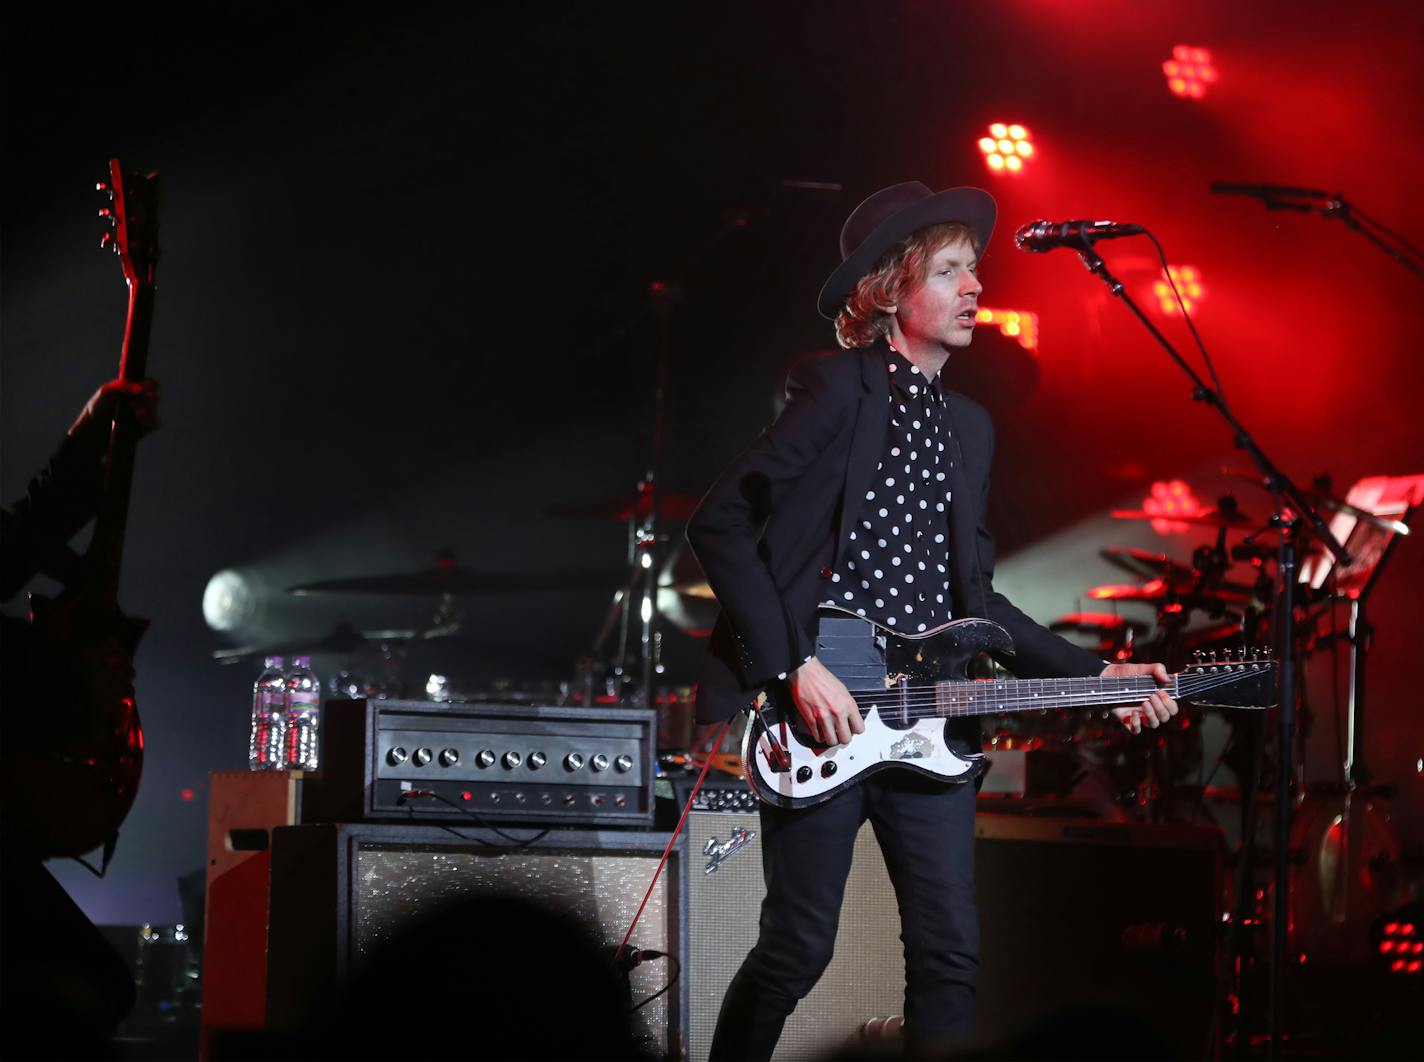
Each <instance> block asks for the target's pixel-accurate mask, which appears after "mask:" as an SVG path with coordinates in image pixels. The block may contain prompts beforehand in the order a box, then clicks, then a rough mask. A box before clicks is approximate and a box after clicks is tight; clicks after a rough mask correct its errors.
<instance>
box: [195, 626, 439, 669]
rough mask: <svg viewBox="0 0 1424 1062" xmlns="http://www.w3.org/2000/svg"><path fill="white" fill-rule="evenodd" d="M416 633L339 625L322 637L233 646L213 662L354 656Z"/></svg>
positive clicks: (218, 653) (215, 652)
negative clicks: (284, 657)
mask: <svg viewBox="0 0 1424 1062" xmlns="http://www.w3.org/2000/svg"><path fill="white" fill-rule="evenodd" d="M419 634H420V632H419V631H415V630H377V631H358V630H357V629H356V628H355V627H353V626H351V624H349V623H338V624H337V625H336V626H335V627H333V628H332V629H331V631H330V632H328V633H327V634H323V635H306V636H302V637H297V638H289V639H287V640H286V641H284V642H281V643H279V644H271V645H235V646H232V647H231V648H228V649H214V650H213V659H214V660H216V661H218V662H219V663H222V664H231V663H234V662H236V661H238V660H245V659H247V658H248V657H258V656H315V655H316V654H317V653H355V652H358V651H360V650H361V649H364V648H366V646H368V645H373V644H379V643H381V642H399V641H406V640H409V639H412V638H415V637H417V636H418V635H419Z"/></svg>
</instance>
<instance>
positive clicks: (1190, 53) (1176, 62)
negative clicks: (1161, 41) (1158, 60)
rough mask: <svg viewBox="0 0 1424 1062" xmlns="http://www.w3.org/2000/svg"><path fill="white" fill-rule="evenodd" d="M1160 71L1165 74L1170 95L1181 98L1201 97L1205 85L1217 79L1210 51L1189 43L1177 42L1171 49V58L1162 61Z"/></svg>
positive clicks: (1204, 91)
mask: <svg viewBox="0 0 1424 1062" xmlns="http://www.w3.org/2000/svg"><path fill="white" fill-rule="evenodd" d="M1162 73H1163V74H1164V75H1166V78H1167V88H1168V89H1169V90H1170V91H1171V93H1172V95H1174V96H1179V97H1181V98H1183V99H1193V100H1199V99H1201V98H1202V97H1203V96H1205V95H1206V87H1207V86H1208V85H1214V84H1215V83H1216V79H1217V74H1216V67H1215V66H1213V65H1212V61H1211V52H1209V51H1207V50H1206V49H1205V48H1194V47H1192V46H1191V45H1189V44H1179V45H1177V46H1176V47H1175V48H1173V49H1172V58H1170V59H1168V60H1166V61H1165V62H1163V63H1162Z"/></svg>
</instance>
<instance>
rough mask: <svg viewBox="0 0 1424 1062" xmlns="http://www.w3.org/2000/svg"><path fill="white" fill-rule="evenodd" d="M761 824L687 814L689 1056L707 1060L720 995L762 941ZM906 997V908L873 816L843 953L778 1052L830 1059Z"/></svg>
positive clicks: (844, 922)
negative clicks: (903, 939)
mask: <svg viewBox="0 0 1424 1062" xmlns="http://www.w3.org/2000/svg"><path fill="white" fill-rule="evenodd" d="M760 829H761V826H760V818H759V816H757V815H756V814H755V813H751V814H748V813H746V812H740V813H739V812H730V811H693V812H691V813H690V814H689V815H688V817H687V826H686V830H687V853H688V855H687V908H688V918H689V922H688V941H687V947H688V950H687V958H686V960H685V961H684V963H683V976H684V977H685V978H686V980H687V983H688V988H689V996H688V1016H687V1018H688V1020H687V1028H688V1052H689V1055H688V1057H689V1058H690V1059H691V1062H706V1060H707V1050H708V1048H709V1047H710V1046H711V1043H712V1032H713V1030H714V1029H715V1028H716V1025H717V1011H718V1009H719V1008H720V1007H721V1005H722V995H723V994H724V993H725V992H726V990H727V985H728V983H729V982H730V981H731V980H732V975H733V974H735V973H736V972H737V968H738V967H739V966H741V964H742V960H743V959H745V958H746V956H747V952H749V951H751V949H752V945H753V944H755V943H756V938H757V918H758V915H759V913H760V910H761V900H762V896H763V895H765V893H766V886H765V884H764V883H763V881H762V866H761V837H760ZM734 831H746V835H745V839H744V840H740V843H737V841H738V840H739V838H738V837H737V836H735V835H734ZM729 842H731V843H732V844H733V847H731V848H730V849H729V848H728V847H727V845H728V844H729ZM709 846H710V850H709ZM904 1006H905V958H904V954H903V952H902V950H901V944H900V912H899V908H898V907H897V906H896V904H895V892H894V889H893V888H892V886H891V884H890V875H889V874H888V872H887V871H886V870H885V860H884V858H883V857H882V856H881V854H880V845H879V844H878V843H877V842H876V840H875V834H874V832H873V831H872V829H871V827H870V824H869V823H868V822H867V823H866V824H865V825H863V826H862V827H861V830H860V833H859V834H858V835H857V837H856V841H855V858H854V860H853V861H852V863H851V871H850V879H849V880H848V881H847V882H846V891H845V903H844V905H843V906H842V907H841V923H840V929H839V930H838V931H837V933H836V950H835V956H834V958H832V960H831V964H830V966H829V967H827V969H826V972H825V974H824V975H823V976H822V977H821V980H820V981H819V982H817V984H816V987H815V988H814V989H812V990H811V994H810V995H808V996H807V997H806V998H805V999H803V1000H802V1001H801V1003H800V1004H799V1005H798V1006H797V1008H796V1010H795V1011H794V1012H792V1014H791V1017H790V1018H788V1019H787V1022H786V1027H785V1028H784V1029H783V1031H782V1034H781V1040H780V1042H779V1043H778V1044H777V1047H776V1054H775V1055H773V1056H772V1057H773V1058H775V1059H782V1060H789V1059H812V1058H823V1057H825V1056H827V1055H828V1054H830V1053H832V1052H834V1051H836V1050H837V1049H838V1048H840V1047H842V1046H843V1045H844V1044H845V1042H846V1040H847V1039H848V1038H849V1037H850V1036H851V1035H852V1034H854V1033H855V1031H856V1030H857V1029H859V1028H860V1026H861V1025H862V1024H864V1023H865V1022H866V1021H868V1020H869V1019H871V1018H874V1017H878V1016H886V1015H890V1014H900V1013H903V1011H904Z"/></svg>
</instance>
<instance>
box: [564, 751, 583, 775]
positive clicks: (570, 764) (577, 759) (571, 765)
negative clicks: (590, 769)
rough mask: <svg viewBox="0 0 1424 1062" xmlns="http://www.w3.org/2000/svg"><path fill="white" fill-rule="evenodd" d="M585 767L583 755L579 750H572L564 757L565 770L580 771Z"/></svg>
mask: <svg viewBox="0 0 1424 1062" xmlns="http://www.w3.org/2000/svg"><path fill="white" fill-rule="evenodd" d="M582 769H583V757H582V756H580V755H579V754H578V753H577V752H570V753H569V754H568V755H567V756H565V757H564V770H566V771H578V770H582Z"/></svg>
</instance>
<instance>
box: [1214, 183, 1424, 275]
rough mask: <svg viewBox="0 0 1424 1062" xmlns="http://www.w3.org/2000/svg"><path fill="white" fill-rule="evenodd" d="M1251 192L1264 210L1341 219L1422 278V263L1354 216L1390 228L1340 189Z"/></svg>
mask: <svg viewBox="0 0 1424 1062" xmlns="http://www.w3.org/2000/svg"><path fill="white" fill-rule="evenodd" d="M1213 190H1216V189H1215V187H1213ZM1248 194H1249V193H1248ZM1253 194H1254V195H1255V197H1257V198H1259V199H1260V200H1261V203H1262V205H1263V206H1265V208H1266V209H1267V210H1298V211H1300V212H1301V213H1302V214H1318V215H1319V216H1320V217H1322V218H1335V219H1337V220H1339V221H1341V222H1343V223H1344V225H1345V227H1346V228H1347V229H1349V230H1350V231H1351V232H1355V233H1358V234H1359V235H1361V236H1363V237H1364V238H1365V239H1367V240H1369V241H1370V242H1371V243H1372V244H1374V245H1375V246H1376V247H1378V248H1379V249H1380V250H1382V251H1384V253H1385V254H1387V255H1389V256H1390V257H1391V258H1393V259H1394V260H1395V261H1396V262H1398V263H1399V264H1400V265H1402V266H1404V268H1405V269H1407V270H1409V271H1410V272H1411V273H1413V274H1414V275H1415V276H1417V277H1424V265H1421V264H1420V263H1419V262H1418V261H1416V260H1415V259H1414V258H1411V257H1409V256H1408V255H1406V254H1405V253H1404V252H1403V251H1401V250H1400V249H1399V248H1398V247H1395V246H1394V245H1393V244H1391V243H1389V242H1388V241H1386V240H1383V239H1381V238H1380V236H1379V235H1378V234H1377V233H1374V232H1371V231H1370V230H1369V229H1367V228H1366V227H1365V226H1364V225H1362V224H1360V220H1359V218H1357V217H1356V216H1355V215H1356V214H1359V215H1360V216H1361V217H1363V218H1365V220H1366V221H1368V222H1369V223H1370V224H1372V225H1376V226H1378V227H1379V228H1381V229H1383V230H1384V231H1385V232H1390V230H1389V228H1387V227H1386V226H1384V225H1382V224H1380V223H1379V222H1377V221H1374V220H1373V219H1371V218H1370V217H1369V216H1368V215H1366V214H1364V213H1363V212H1362V211H1360V210H1358V209H1357V208H1356V207H1355V206H1354V205H1353V204H1352V203H1351V202H1350V201H1349V200H1348V199H1346V198H1345V197H1344V195H1342V194H1340V193H1339V192H1337V193H1335V194H1334V195H1330V194H1328V193H1325V192H1317V191H1316V190H1314V189H1309V188H1301V189H1292V190H1291V191H1290V192H1286V191H1285V190H1281V191H1279V192H1274V191H1267V190H1264V189H1263V190H1261V191H1258V192H1255V193H1253ZM1287 195H1301V196H1304V197H1306V198H1307V199H1320V200H1324V202H1323V203H1318V202H1316V203H1312V202H1292V201H1291V200H1290V199H1289V198H1285V197H1286V196H1287ZM1391 235H1393V236H1395V237H1396V238H1398V239H1399V240H1400V241H1401V242H1403V243H1405V244H1409V241H1408V240H1405V239H1404V237H1402V236H1399V235H1398V234H1397V233H1391ZM1409 246H1410V249H1411V250H1415V249H1414V248H1413V245H1409ZM1416 254H1417V250H1416Z"/></svg>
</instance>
